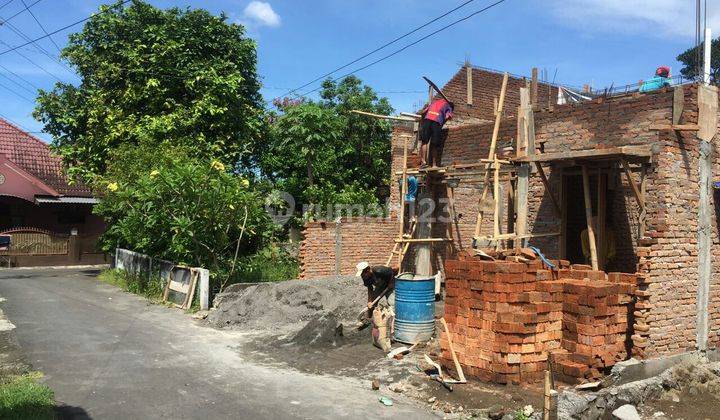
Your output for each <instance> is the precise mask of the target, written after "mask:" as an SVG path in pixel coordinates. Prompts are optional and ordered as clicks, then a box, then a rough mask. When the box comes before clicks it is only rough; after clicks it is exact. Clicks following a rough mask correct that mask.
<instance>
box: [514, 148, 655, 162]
mask: <svg viewBox="0 0 720 420" xmlns="http://www.w3.org/2000/svg"><path fill="white" fill-rule="evenodd" d="M618 157H626V158H650V157H652V146H650V145H647V146H621V147H609V148H607V149H588V150H574V151H569V152H558V153H541V154H537V155H534V156H523V157H519V158H515V159H511V160H512V161H514V162H555V161H562V160H573V159H587V160H602V159H613V158H618Z"/></svg>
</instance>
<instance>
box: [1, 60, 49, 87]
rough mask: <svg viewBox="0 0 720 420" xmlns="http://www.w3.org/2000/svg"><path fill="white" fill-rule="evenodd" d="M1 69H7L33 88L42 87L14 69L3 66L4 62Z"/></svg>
mask: <svg viewBox="0 0 720 420" xmlns="http://www.w3.org/2000/svg"><path fill="white" fill-rule="evenodd" d="M0 69H3V70H5V71H6V72H8V73H10V74H12V75H13V76H15V77H16V78H18V79H20V80H22V81H23V82H25V83H27V84H28V85H29V86H30V87H32V88H33V89H40V87H39V86H38V85H36V84H35V83H33V82H31V81H29V80H28V79H26V78H24V77H22V76H20V75H19V74H17V73H15V72H14V71H12V70H10V69H9V68H7V67H5V66H3V65H2V64H0Z"/></svg>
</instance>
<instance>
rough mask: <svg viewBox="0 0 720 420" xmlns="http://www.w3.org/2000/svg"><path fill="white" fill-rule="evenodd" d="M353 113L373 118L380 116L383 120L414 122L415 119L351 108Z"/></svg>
mask: <svg viewBox="0 0 720 420" xmlns="http://www.w3.org/2000/svg"><path fill="white" fill-rule="evenodd" d="M350 112H352V113H353V114H358V115H365V116H366V117H373V118H380V119H383V120H393V121H406V122H416V121H417V120H416V119H413V118H402V117H393V116H392V115H380V114H373V113H372V112H365V111H359V110H357V109H353V110H352V111H350Z"/></svg>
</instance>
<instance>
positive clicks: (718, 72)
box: [677, 37, 720, 84]
mask: <svg viewBox="0 0 720 420" xmlns="http://www.w3.org/2000/svg"><path fill="white" fill-rule="evenodd" d="M698 48H700V57H703V54H704V53H703V51H704V49H705V43H704V42H703V43H702V44H700V46H699V47H693V48H690V49H688V50H686V51H685V52H683V53H682V54H680V55H679V56H678V57H677V60H678V61H679V62H681V63H683V68H682V69H681V70H680V73H681V74H682V75H683V76H685V77H687V78H693V77H696V76H697V75H698V74H701V73H702V71H703V69H702V66H703V63H702V62H701V63H699V64H698V60H697V50H698ZM710 50H711V53H712V58H711V60H710V81H711V83H713V84H717V83H718V82H720V37H719V38H716V39H714V40H712V42H711V43H710Z"/></svg>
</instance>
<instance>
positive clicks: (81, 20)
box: [0, 0, 132, 55]
mask: <svg viewBox="0 0 720 420" xmlns="http://www.w3.org/2000/svg"><path fill="white" fill-rule="evenodd" d="M131 1H132V0H125V1H123V2H122V3H120V4H117V5H115V6H112V7H109V8H107V9H105V10H103V11H101V12H99V13H95V14H92V15H90V16H88V17H86V18H84V19H80V20H78V21H76V22H73V23H71V24H69V25H65V26H63V27H62V28H60V29H56V30H54V31H52V32H50V33H48V34H47V35H43V36H41V37H38V38H35V39H33V40H30V41H28V42H26V43H24V44H20V45H16V46H14V47H12V48H9V49H7V50H5V51H0V55H5V54H7V53H10V52H13V51H16V50H18V49H20V48H22V47H26V46H28V45H30V44H32V43H34V42H37V41H40V40H41V39H45V38H48V37H50V36H52V35H55V34H57V33H60V32H62V31H64V30H67V29H70V28H72V27H73V26H75V25H79V24H81V23H83V22H86V21H88V20H90V19H92V18H93V17H94V16H97V15H98V14H103V13H107V12H109V11H110V10H112V9H115V8H118V7H122V6H124V5H126V4H128V3H130V2H131Z"/></svg>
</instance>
